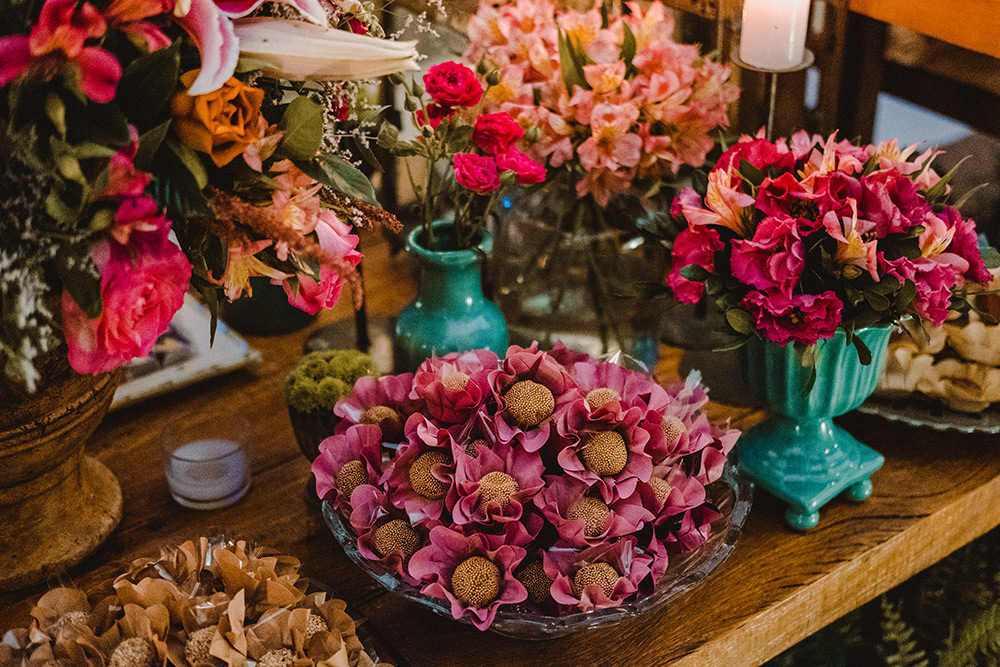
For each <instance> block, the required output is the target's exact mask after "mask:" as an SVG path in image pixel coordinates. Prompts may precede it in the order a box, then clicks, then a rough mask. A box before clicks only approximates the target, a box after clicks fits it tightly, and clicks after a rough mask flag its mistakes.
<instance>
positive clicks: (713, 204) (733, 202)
mask: <svg viewBox="0 0 1000 667" xmlns="http://www.w3.org/2000/svg"><path fill="white" fill-rule="evenodd" d="M733 180H734V174H733V169H732V167H730V168H729V169H726V170H722V169H714V170H712V171H711V172H710V173H709V174H708V191H707V192H706V194H705V205H706V206H707V207H708V209H707V210H706V209H704V208H702V207H700V206H692V205H690V204H684V205H682V206H681V209H682V211H683V212H684V217H686V218H687V220H688V222H689V223H690V224H691V225H717V226H719V227H725V228H727V229H731V230H733V231H734V232H736V234H737V235H738V236H739V237H740V238H750V237H751V236H752V235H753V230H752V229H751V219H750V216H748V215H746V214H745V213H744V209H745V208H746V207H748V206H750V205H751V204H753V202H754V198H753V197H751V196H750V195H748V194H744V193H742V192H740V191H739V190H738V189H737V188H736V187H735V184H734V182H733Z"/></svg>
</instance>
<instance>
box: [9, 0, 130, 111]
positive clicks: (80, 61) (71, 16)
mask: <svg viewBox="0 0 1000 667" xmlns="http://www.w3.org/2000/svg"><path fill="white" fill-rule="evenodd" d="M107 25H108V24H107V21H105V20H104V17H103V16H101V14H100V12H98V11H97V9H96V8H95V7H94V6H93V5H92V4H90V3H89V2H85V3H83V4H82V5H80V6H79V7H77V6H76V2H75V0H48V1H47V2H46V3H45V4H44V5H42V11H41V14H40V15H39V17H38V23H36V24H35V26H34V27H33V28H32V29H31V34H30V35H29V36H28V37H25V36H24V35H13V36H10V37H3V38H0V86H5V85H7V84H8V83H9V82H10V81H12V80H14V79H16V78H18V77H20V76H21V75H22V74H24V73H25V72H26V71H28V70H29V69H31V70H34V71H36V72H38V73H40V74H41V75H42V76H44V77H45V78H52V77H53V76H55V75H57V74H60V73H62V71H63V68H64V67H66V66H67V65H72V66H75V67H76V69H78V70H79V79H80V90H81V91H83V94H84V95H86V96H87V97H89V98H90V99H92V100H94V101H95V102H98V103H101V104H104V103H106V102H110V101H111V100H113V99H114V98H115V91H116V90H117V88H118V81H119V80H120V79H121V76H122V67H121V63H119V62H118V59H117V58H115V57H114V56H113V55H111V54H110V53H108V52H107V51H105V50H104V49H101V48H98V47H96V46H86V42H87V40H88V39H97V38H99V37H102V36H103V35H104V33H105V31H106V30H107Z"/></svg>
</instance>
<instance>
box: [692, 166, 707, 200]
mask: <svg viewBox="0 0 1000 667" xmlns="http://www.w3.org/2000/svg"><path fill="white" fill-rule="evenodd" d="M691 187H692V188H693V189H694V191H695V192H697V193H698V196H699V197H701V198H702V199H704V198H705V195H706V194H707V193H708V174H706V173H705V172H704V171H702V170H701V169H695V170H694V171H692V172H691Z"/></svg>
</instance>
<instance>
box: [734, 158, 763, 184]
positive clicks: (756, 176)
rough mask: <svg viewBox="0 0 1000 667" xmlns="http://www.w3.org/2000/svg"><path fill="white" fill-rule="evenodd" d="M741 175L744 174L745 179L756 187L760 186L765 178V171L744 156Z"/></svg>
mask: <svg viewBox="0 0 1000 667" xmlns="http://www.w3.org/2000/svg"><path fill="white" fill-rule="evenodd" d="M740 176H742V177H743V179H744V180H746V181H748V182H749V183H751V184H752V185H753V186H754V187H755V188H759V187H760V184H761V183H763V182H764V178H765V174H764V172H763V171H761V170H760V169H758V168H757V167H755V166H753V165H752V164H750V163H749V162H748V161H747V160H745V159H742V158H741V159H740Z"/></svg>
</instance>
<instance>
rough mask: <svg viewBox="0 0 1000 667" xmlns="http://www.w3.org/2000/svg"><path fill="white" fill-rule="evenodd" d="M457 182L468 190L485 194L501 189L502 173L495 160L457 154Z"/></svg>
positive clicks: (471, 154)
mask: <svg viewBox="0 0 1000 667" xmlns="http://www.w3.org/2000/svg"><path fill="white" fill-rule="evenodd" d="M455 180H456V181H458V183H459V185H461V186H462V187H463V188H465V189H467V190H472V191H473V192H478V193H480V194H485V193H487V192H493V191H494V190H496V189H497V188H499V187H500V172H499V171H497V163H496V162H495V161H494V160H493V158H488V157H483V156H482V155H475V154H473V153H456V154H455Z"/></svg>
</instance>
